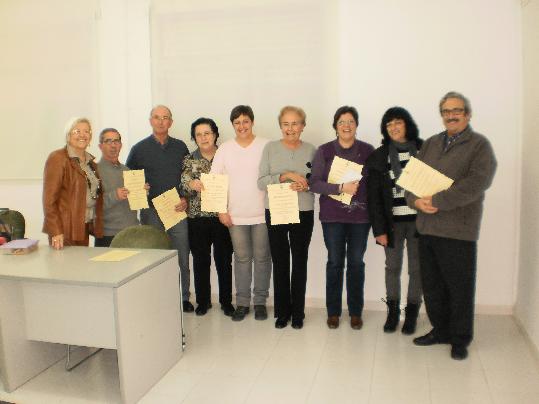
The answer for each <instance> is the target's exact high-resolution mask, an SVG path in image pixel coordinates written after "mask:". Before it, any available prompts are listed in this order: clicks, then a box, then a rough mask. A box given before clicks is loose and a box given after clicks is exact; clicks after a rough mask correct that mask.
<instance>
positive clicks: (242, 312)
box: [232, 306, 249, 321]
mask: <svg viewBox="0 0 539 404" xmlns="http://www.w3.org/2000/svg"><path fill="white" fill-rule="evenodd" d="M248 313H249V307H246V306H238V307H236V310H234V314H232V321H241V320H243V319H244V318H245V316H246V315H247V314H248Z"/></svg>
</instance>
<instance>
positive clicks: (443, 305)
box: [419, 235, 477, 345]
mask: <svg viewBox="0 0 539 404" xmlns="http://www.w3.org/2000/svg"><path fill="white" fill-rule="evenodd" d="M419 262H420V268H421V281H422V283H423V295H424V299H425V308H426V309H427V314H428V316H429V320H430V322H431V324H432V327H433V329H434V333H435V334H436V335H437V336H439V337H441V338H448V339H449V341H450V342H451V343H452V344H458V345H468V344H469V343H470V342H471V341H472V339H473V323H474V304H475V278H476V272H477V268H476V265H477V243H476V242H475V241H464V240H456V239H450V238H444V237H435V236H427V235H420V237H419Z"/></svg>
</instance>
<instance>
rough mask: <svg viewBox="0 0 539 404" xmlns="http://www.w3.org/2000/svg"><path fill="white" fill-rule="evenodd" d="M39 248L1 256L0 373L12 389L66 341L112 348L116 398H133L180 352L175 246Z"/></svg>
mask: <svg viewBox="0 0 539 404" xmlns="http://www.w3.org/2000/svg"><path fill="white" fill-rule="evenodd" d="M108 250H109V249H107V248H87V247H66V248H65V249H64V250H62V251H54V250H52V249H50V248H49V247H48V246H41V247H40V248H39V249H38V251H36V252H33V253H31V254H28V255H22V256H13V255H1V256H0V377H1V380H2V383H3V385H4V388H5V389H6V391H8V392H11V391H13V390H15V389H16V388H17V387H19V386H20V385H22V384H24V383H25V382H27V381H28V380H30V379H31V378H32V377H34V376H36V375H37V374H39V373H41V372H42V371H43V370H45V369H46V368H48V367H49V366H51V365H52V364H53V363H55V362H57V361H58V360H60V359H61V358H63V357H64V356H65V353H66V348H65V345H60V344H69V345H80V346H88V347H98V348H108V349H116V350H117V353H118V369H119V380H120V390H121V395H122V400H123V402H125V403H135V402H137V401H138V400H139V399H140V398H141V397H142V396H143V395H144V394H145V393H146V392H147V391H148V390H149V389H150V388H151V387H152V386H153V385H154V384H155V383H157V382H158V381H159V380H160V379H161V378H162V377H163V375H164V374H165V373H166V372H167V371H168V370H169V369H170V368H171V367H172V366H174V364H176V363H177V362H178V360H179V359H180V357H181V355H182V324H181V311H180V310H181V309H180V305H181V298H180V290H179V284H178V279H179V278H178V276H179V275H178V260H177V251H175V250H140V253H139V254H137V255H135V256H132V257H130V258H128V259H126V260H124V261H120V262H93V261H90V260H89V259H90V258H92V257H94V256H97V255H100V254H102V253H104V252H106V251H108Z"/></svg>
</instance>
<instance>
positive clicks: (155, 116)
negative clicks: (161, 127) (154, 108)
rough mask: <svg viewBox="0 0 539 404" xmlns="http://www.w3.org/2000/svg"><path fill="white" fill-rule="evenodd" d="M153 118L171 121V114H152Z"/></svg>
mask: <svg viewBox="0 0 539 404" xmlns="http://www.w3.org/2000/svg"><path fill="white" fill-rule="evenodd" d="M152 119H155V120H156V121H170V119H171V118H170V116H166V115H165V116H158V115H153V116H152Z"/></svg>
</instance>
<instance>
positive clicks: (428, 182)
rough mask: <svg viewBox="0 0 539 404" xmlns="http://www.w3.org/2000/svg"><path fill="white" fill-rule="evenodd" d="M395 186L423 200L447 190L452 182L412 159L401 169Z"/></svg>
mask: <svg viewBox="0 0 539 404" xmlns="http://www.w3.org/2000/svg"><path fill="white" fill-rule="evenodd" d="M397 185H398V186H399V187H401V188H404V189H405V190H407V191H408V192H411V193H412V194H414V195H416V196H418V197H420V198H423V197H425V196H432V195H434V194H436V193H438V192H440V191H444V190H446V189H448V188H449V187H450V186H451V185H453V180H452V179H451V178H449V177H447V176H445V175H444V174H442V173H441V172H439V171H437V170H435V169H434V168H432V167H430V166H429V165H427V164H425V163H423V162H422V161H421V160H419V159H417V158H415V157H412V158H410V161H408V164H406V167H404V168H403V170H402V173H401V175H400V177H399V179H398V180H397Z"/></svg>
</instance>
